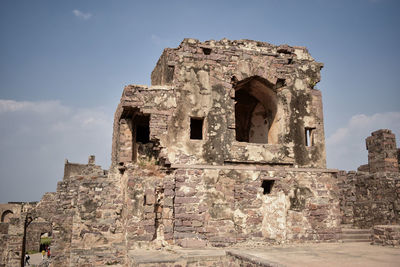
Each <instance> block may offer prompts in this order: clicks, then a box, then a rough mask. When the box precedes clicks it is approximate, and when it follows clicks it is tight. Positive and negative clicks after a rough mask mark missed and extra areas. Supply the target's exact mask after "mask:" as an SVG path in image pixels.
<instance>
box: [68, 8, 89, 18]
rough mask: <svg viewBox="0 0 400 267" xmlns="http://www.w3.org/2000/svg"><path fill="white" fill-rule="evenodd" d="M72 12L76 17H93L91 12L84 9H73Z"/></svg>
mask: <svg viewBox="0 0 400 267" xmlns="http://www.w3.org/2000/svg"><path fill="white" fill-rule="evenodd" d="M72 13H73V14H74V15H75V17H78V18H80V19H83V20H88V19H90V18H91V17H92V14H91V13H83V12H82V11H80V10H78V9H74V10H72Z"/></svg>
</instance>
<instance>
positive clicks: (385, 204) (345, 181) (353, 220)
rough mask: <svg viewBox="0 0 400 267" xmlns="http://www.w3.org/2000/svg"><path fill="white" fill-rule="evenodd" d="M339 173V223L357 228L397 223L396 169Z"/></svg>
mask: <svg viewBox="0 0 400 267" xmlns="http://www.w3.org/2000/svg"><path fill="white" fill-rule="evenodd" d="M341 174H342V175H340V176H339V181H340V182H339V188H340V190H341V192H340V195H341V197H340V198H341V199H340V208H341V213H342V223H344V224H354V225H355V226H357V227H360V228H371V227H372V226H374V225H377V224H395V223H400V190H399V188H400V175H399V174H398V173H368V172H349V173H347V174H345V173H343V172H342V173H341Z"/></svg>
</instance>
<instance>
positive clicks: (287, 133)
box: [0, 39, 400, 266]
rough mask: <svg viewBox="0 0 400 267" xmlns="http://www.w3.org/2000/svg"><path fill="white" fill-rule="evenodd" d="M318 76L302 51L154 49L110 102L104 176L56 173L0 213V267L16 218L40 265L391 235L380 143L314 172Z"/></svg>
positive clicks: (392, 188)
mask: <svg viewBox="0 0 400 267" xmlns="http://www.w3.org/2000/svg"><path fill="white" fill-rule="evenodd" d="M322 67H323V65H322V64H321V63H318V62H316V61H314V59H313V58H312V57H311V56H310V54H309V53H308V51H307V49H306V48H304V47H292V46H288V45H280V46H275V45H271V44H268V43H264V42H258V41H251V40H237V41H230V40H227V39H223V40H220V41H206V42H200V41H198V40H195V39H185V40H183V42H182V43H181V44H180V45H179V47H177V48H174V49H170V48H167V49H165V50H164V52H163V54H162V55H161V57H160V59H159V61H158V62H157V65H156V67H155V68H154V70H153V72H152V74H151V80H152V85H151V86H143V85H128V86H126V87H125V88H124V90H123V93H122V97H121V101H120V103H119V105H118V107H117V110H116V112H115V116H114V126H113V127H114V128H113V139H112V163H111V167H110V169H109V170H108V171H105V170H102V168H101V167H100V166H98V165H96V164H95V158H94V156H90V157H89V160H88V164H76V163H70V162H68V161H66V162H65V168H64V170H65V171H64V177H63V180H62V181H61V182H59V183H58V186H57V191H56V192H54V193H47V194H46V195H44V197H43V198H42V200H41V201H40V202H39V203H38V204H37V205H36V207H35V208H32V209H30V210H29V211H27V212H25V213H24V214H22V213H21V214H20V215H17V214H16V213H15V216H14V217H13V216H11V215H9V214H8V215H7V214H3V213H2V214H3V215H4V218H6V219H5V220H10V218H11V217H13V218H15V219H13V220H14V223H10V222H9V221H7V222H4V224H2V225H0V230H1V233H4V235H1V236H0V237H1V238H3V239H2V240H7V241H6V242H8V244H9V245H8V247H7V248H6V249H5V250H3V251H0V252H1V253H3V254H2V255H3V256H2V259H1V260H2V261H1V262H0V266H1V264H3V265H7V266H17V265H18V264H17V263H16V261H14V260H12V258H13V257H14V258H15V259H18V256H20V255H17V254H15V253H17V252H18V251H21V248H20V247H17V244H21V234H20V233H21V229H23V227H22V228H21V221H22V220H23V218H29V219H30V220H32V223H31V224H30V225H32V227H31V226H28V233H29V234H30V235H31V236H33V238H32V242H31V241H29V242H31V243H32V244H35V241H34V240H37V238H38V233H39V232H40V233H42V232H43V231H46V232H47V231H51V232H52V235H53V243H52V254H53V260H52V263H51V264H52V266H95V265H114V266H136V265H137V263H135V260H134V258H133V257H131V256H130V255H131V254H132V252H133V251H136V250H138V249H143V248H144V249H147V248H162V247H167V248H170V247H176V246H179V247H184V248H205V247H228V246H233V245H235V246H238V245H239V246H240V245H250V246H251V245H253V244H264V245H268V244H280V243H288V242H291V243H294V242H320V241H331V242H336V241H338V240H339V239H340V234H341V223H348V224H352V225H355V226H359V227H372V226H373V225H375V224H377V223H379V224H389V223H398V220H399V216H398V215H399V212H398V209H397V206H396V205H398V204H399V202H398V201H399V196H398V194H399V192H398V188H399V186H400V184H399V182H398V179H399V176H398V161H394V160H393V159H396V160H397V159H398V158H397V157H398V151H399V150H397V148H396V145H395V143H393V140H395V139H394V136H393V135H391V133H390V131H389V132H388V130H384V131H378V132H375V134H373V136H372V138H370V139H367V147H368V150H369V153H370V154H371V157H369V164H368V165H365V166H364V167H360V168H362V169H363V170H364V171H363V172H361V171H360V172H357V173H355V172H350V173H346V172H339V171H338V170H335V169H326V159H325V137H324V124H323V113H322V100H321V92H320V91H319V90H317V89H316V88H315V85H316V84H317V83H318V82H319V80H320V69H321V68H322ZM396 164H397V165H396ZM396 168H397V172H396ZM371 197H372V198H371ZM394 203H396V204H394ZM24 216H25V217H24ZM45 222H47V223H48V224H45ZM41 223H43V225H46V227H48V226H49V224H50V225H51V227H50V229H47V228H46V229H40V230H39V229H38V230H34V229H35V228H36V227H38V226H35V227H34V225H40V224H41ZM14 225H16V226H15V227H16V228H18V229H19V230H18V231H16V230H15V231H14V230H12V229H11V228H12V227H14ZM7 227H8V229H6V228H7ZM10 227H11V228H10ZM29 227H31V230H29ZM10 229H11V230H10ZM14 232H15V233H16V234H15V235H14V234H13V233H14ZM35 233H36V234H35ZM14 236H15V238H14ZM13 238H14V239H13ZM11 240H15V243H16V245H15V247H10V246H12V244H14V243H13V242H14V241H11ZM18 242H19V243H18ZM29 242H28V243H29ZM36 244H37V241H36ZM13 253H14V254H13ZM10 255H11V256H10ZM12 255H14V256H12ZM226 260H227V264H228V261H229V263H232V264H233V263H235V264H237V265H239V264H242V263H244V262H245V260H244V259H240V258H239V257H237V256H235V255H234V254H230V256H229V257H228V258H227V259H226ZM248 264H252V265H251V266H257V265H260V264H261V263H260V264H257V263H256V262H251V263H248ZM143 266H147V265H143ZM168 266H170V265H168ZM171 266H172V265H171ZM209 266H218V262H213V261H210V262H209ZM229 266H231V265H229ZM234 266H235V265H234Z"/></svg>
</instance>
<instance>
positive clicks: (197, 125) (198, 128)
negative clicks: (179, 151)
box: [190, 118, 204, 140]
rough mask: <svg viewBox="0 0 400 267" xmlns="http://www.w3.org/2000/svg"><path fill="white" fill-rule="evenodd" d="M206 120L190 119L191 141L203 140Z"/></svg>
mask: <svg viewBox="0 0 400 267" xmlns="http://www.w3.org/2000/svg"><path fill="white" fill-rule="evenodd" d="M203 123H204V118H190V139H195V140H196V139H197V140H202V139H203Z"/></svg>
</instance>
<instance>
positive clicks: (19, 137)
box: [0, 0, 400, 202]
mask: <svg viewBox="0 0 400 267" xmlns="http://www.w3.org/2000/svg"><path fill="white" fill-rule="evenodd" d="M399 11H400V2H399V1H396V0H351V1H349V0H347V1H344V0H343V1H342V0H338V1H329V0H306V1H297V0H283V1H277V0H265V1H217V0H214V1H183V0H182V1H174V0H170V1H140V2H139V1H119V0H116V1H103V0H93V1H55V0H52V1H40V0H37V1H19V0H9V1H8V0H2V1H0V38H1V42H0V202H7V201H29V200H39V199H40V197H41V195H42V194H43V193H44V192H47V191H55V190H56V183H57V181H60V180H61V178H62V175H63V162H64V159H65V158H68V159H69V160H70V161H71V162H82V163H84V162H86V161H87V157H88V155H90V154H96V159H97V163H99V164H101V165H102V166H103V168H108V167H109V164H110V153H111V135H112V119H113V112H114V109H115V107H116V105H117V104H118V102H119V98H120V96H121V92H122V89H123V87H124V86H125V85H127V84H131V83H135V84H150V73H151V71H152V69H153V67H154V66H155V63H156V62H157V60H158V57H159V56H160V55H161V53H162V50H163V49H164V48H165V47H176V46H178V45H179V43H180V42H181V41H182V39H183V38H185V37H192V38H196V39H200V40H201V41H205V40H210V39H215V40H220V39H222V38H228V39H254V40H260V41H265V42H269V43H272V44H285V43H286V44H289V45H301V46H306V47H307V48H308V49H309V51H310V53H311V55H312V56H313V57H314V58H315V59H316V60H317V61H320V62H323V63H324V64H325V67H324V68H323V70H322V80H321V82H320V83H319V84H318V85H317V88H319V89H320V90H321V91H322V93H323V101H324V114H325V134H326V139H327V157H328V167H330V168H339V169H346V170H350V169H356V168H357V167H358V165H360V164H363V163H366V162H367V153H366V150H365V142H364V139H365V138H366V137H367V136H368V135H369V133H370V132H371V131H373V130H376V129H379V128H390V129H392V130H393V131H394V132H395V133H396V135H397V136H398V137H399V136H400V105H399V99H400V97H399V96H400V93H399V89H400V88H399V84H400V71H399V67H398V64H399V62H400V53H399V52H398V50H399V48H398V47H399V41H400V16H398V13H399ZM397 140H399V139H398V138H397ZM398 144H399V141H398Z"/></svg>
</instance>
